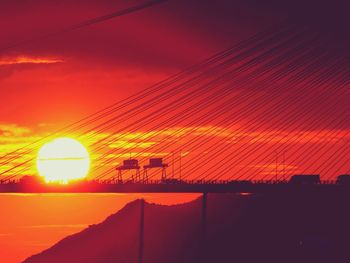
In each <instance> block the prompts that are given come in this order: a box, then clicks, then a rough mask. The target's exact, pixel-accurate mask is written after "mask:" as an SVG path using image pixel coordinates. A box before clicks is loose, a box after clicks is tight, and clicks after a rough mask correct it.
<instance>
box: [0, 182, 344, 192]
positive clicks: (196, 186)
mask: <svg viewBox="0 0 350 263" xmlns="http://www.w3.org/2000/svg"><path fill="white" fill-rule="evenodd" d="M304 191H307V192H315V191H325V192H339V193H350V185H341V184H335V183H320V184H306V185H302V184H291V183H287V182H256V183H254V182H221V183H212V182H202V183H200V182H199V183H198V182H197V183H191V182H181V183H162V182H152V183H137V182H126V183H117V182H82V183H75V184H67V185H60V184H21V183H3V184H0V193H273V192H276V193H278V192H280V193H283V192H285V193H288V192H304Z"/></svg>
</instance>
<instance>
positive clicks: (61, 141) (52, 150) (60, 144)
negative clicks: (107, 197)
mask: <svg viewBox="0 0 350 263" xmlns="http://www.w3.org/2000/svg"><path fill="white" fill-rule="evenodd" d="M36 166H37V169H38V172H39V175H40V176H42V177H44V179H45V181H46V182H55V183H61V184H67V183H68V182H70V181H74V180H78V179H82V178H85V177H86V176H87V175H88V172H89V168H90V156H89V153H88V151H87V150H86V148H85V147H84V146H83V145H82V144H81V143H80V142H78V141H77V140H74V139H71V138H67V137H64V138H56V139H54V140H52V141H50V142H48V143H46V144H44V145H43V146H42V147H41V148H40V150H39V152H38V156H37V159H36Z"/></svg>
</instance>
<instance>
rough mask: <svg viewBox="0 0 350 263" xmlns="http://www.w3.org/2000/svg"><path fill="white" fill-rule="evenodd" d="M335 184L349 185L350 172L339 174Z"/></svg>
mask: <svg viewBox="0 0 350 263" xmlns="http://www.w3.org/2000/svg"><path fill="white" fill-rule="evenodd" d="M336 183H337V184H343V185H350V174H341V175H339V176H338V177H337V181H336Z"/></svg>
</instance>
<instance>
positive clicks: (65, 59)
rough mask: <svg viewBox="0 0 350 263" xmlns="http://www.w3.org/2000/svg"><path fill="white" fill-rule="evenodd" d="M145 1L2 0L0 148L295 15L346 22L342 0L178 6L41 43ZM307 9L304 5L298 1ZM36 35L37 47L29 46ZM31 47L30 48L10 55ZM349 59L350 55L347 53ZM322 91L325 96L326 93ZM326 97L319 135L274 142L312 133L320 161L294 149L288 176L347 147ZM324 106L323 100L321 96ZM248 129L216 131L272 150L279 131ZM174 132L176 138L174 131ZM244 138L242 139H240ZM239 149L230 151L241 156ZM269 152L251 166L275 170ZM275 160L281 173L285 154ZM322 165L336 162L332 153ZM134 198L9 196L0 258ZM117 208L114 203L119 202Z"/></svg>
mask: <svg viewBox="0 0 350 263" xmlns="http://www.w3.org/2000/svg"><path fill="white" fill-rule="evenodd" d="M139 2H140V1H111V0H100V1H93V0H87V1H69V0H62V1H46V0H37V1H28V0H16V1H1V3H0V17H1V19H0V28H1V40H0V89H1V104H0V141H1V146H0V149H1V151H2V152H3V153H5V152H6V151H10V150H13V149H16V148H17V147H20V146H22V145H25V144H27V143H28V142H32V141H34V140H35V139H37V138H39V137H40V136H43V135H45V134H47V133H50V132H52V131H54V130H55V129H57V128H59V127H62V126H64V125H66V124H69V123H72V122H73V121H76V120H79V119H81V118H83V117H84V116H87V115H89V114H91V113H93V112H96V111H97V110H99V109H101V108H104V107H105V106H108V105H110V104H112V103H114V102H116V101H119V100H121V99H123V98H126V97H128V96H130V95H131V94H134V93H136V92H140V91H142V90H143V89H144V88H146V87H148V86H150V85H151V84H154V83H157V82H159V81H161V80H163V79H165V78H166V77H169V76H171V75H173V74H175V73H177V72H179V71H180V70H182V69H184V68H187V67H188V66H190V65H193V64H196V63H198V62H200V61H202V60H204V59H205V58H207V57H210V56H211V55H213V54H215V53H216V52H219V51H221V50H224V49H226V48H228V47H230V46H232V45H234V44H236V43H238V42H240V41H242V40H244V39H245V38H247V37H249V36H251V35H253V34H254V33H256V32H259V31H260V30H263V29H265V28H266V27H269V26H272V25H277V24H279V23H281V21H282V20H285V19H286V18H288V17H289V18H291V19H292V20H293V21H299V22H303V21H307V22H308V23H313V24H316V25H317V26H318V27H317V28H318V29H319V30H321V31H322V32H323V31H324V32H325V34H326V33H327V32H328V31H327V30H328V29H331V31H332V32H333V33H334V32H338V31H339V32H343V30H344V28H346V27H347V25H348V23H345V22H346V21H347V20H346V19H345V20H344V17H345V16H343V12H340V11H339V10H341V8H338V9H337V8H334V6H335V4H334V5H331V6H328V5H326V4H323V5H322V6H321V5H320V4H319V3H318V1H316V2H315V1H307V3H304V2H305V1H293V3H288V1H286V2H285V4H281V3H280V2H283V1H266V2H265V1H264V3H261V2H260V1H253V0H250V1H224V0H221V1H194V0H190V1H186V0H178V1H177V0H173V1H168V2H166V3H164V4H160V5H157V6H154V7H152V8H149V9H146V10H142V11H139V12H136V13H133V14H129V15H127V16H123V17H118V18H115V19H111V20H109V21H106V22H103V23H99V24H95V25H92V26H89V27H86V28H82V29H79V30H75V31H72V32H67V33H64V34H57V35H55V36H52V37H50V38H48V39H40V36H41V35H46V34H47V33H51V32H56V31H59V30H60V29H62V28H65V27H67V26H68V27H69V26H71V25H74V24H77V23H79V22H81V21H85V20H88V19H91V18H95V17H98V16H101V15H105V14H108V13H111V12H114V11H116V10H119V9H122V8H125V7H127V6H129V5H132V4H134V3H139ZM290 2H291V1H290ZM301 2H303V5H300V3H301ZM340 2H342V1H340ZM301 7H302V8H301ZM316 9H317V10H316ZM333 9H334V10H333ZM343 10H348V9H345V8H343ZM326 11H327V12H326ZM344 21H345V22H344ZM30 39H39V40H36V41H29V42H26V40H30ZM22 41H24V42H26V43H24V44H22V45H18V46H16V47H14V48H10V49H5V48H6V47H8V46H9V45H10V46H11V45H13V44H16V43H18V42H22ZM344 55H348V53H346V52H345V53H344ZM320 90H321V91H320V94H322V92H323V90H322V88H321V89H320ZM281 92H283V89H282V90H281ZM327 92H329V96H328V99H327V100H326V101H325V102H323V103H322V104H320V105H319V106H318V107H317V108H314V109H313V111H312V116H313V118H314V119H322V118H324V119H325V121H324V122H323V123H322V124H320V125H319V126H318V127H316V129H314V130H312V131H307V130H298V131H294V132H291V128H290V129H284V130H280V131H279V135H278V136H276V138H275V141H278V142H279V143H283V142H285V141H286V140H288V136H289V137H293V136H294V137H296V136H306V137H307V138H310V141H311V143H312V145H314V149H315V150H316V151H314V152H313V154H312V155H309V153H310V152H305V154H304V155H301V156H299V159H297V160H296V162H291V160H290V159H291V158H290V159H289V160H288V156H290V155H291V153H289V155H288V152H287V153H286V156H287V159H286V160H285V162H286V167H285V168H286V169H287V171H288V172H290V173H293V172H299V171H303V169H302V168H300V167H303V162H305V161H306V162H310V163H313V160H314V159H315V160H318V162H319V163H317V164H316V166H318V165H320V164H323V163H322V161H321V162H320V161H319V157H320V155H321V156H322V152H324V151H327V149H329V148H330V147H332V145H334V144H335V143H338V144H337V147H336V148H334V149H333V150H337V149H339V148H341V147H343V146H344V145H347V143H348V142H347V141H348V139H349V136H348V135H349V134H348V127H349V126H348V124H349V123H346V125H343V126H339V127H337V129H338V130H339V132H338V135H337V136H335V135H334V136H333V137H330V136H329V135H328V133H327V131H328V130H329V126H330V122H327V119H326V118H325V117H324V115H325V109H327V107H326V106H327V105H328V104H331V103H332V102H334V100H333V97H332V96H334V94H333V93H332V91H329V90H327ZM298 96H300V94H299V93H295V94H292V95H291V97H296V98H298ZM317 99H318V97H317V96H316V97H315V100H316V101H317ZM348 101H349V97H348V96H344V97H342V98H341V99H340V101H339V103H338V104H337V105H336V106H335V111H334V112H335V113H334V114H335V116H336V117H337V116H339V118H340V117H341V116H342V109H343V108H344V106H346V105H347V103H348ZM298 106H300V107H299V109H298V110H296V111H295V112H294V113H293V114H294V115H293V116H295V115H297V116H300V118H299V122H301V123H303V122H304V121H305V120H304V118H303V116H304V111H305V108H304V105H298ZM291 116H292V115H290V116H287V118H289V117H291ZM283 118H285V117H280V116H276V120H279V121H283ZM246 121H247V120H246ZM244 123H245V122H243V123H242V124H241V126H239V125H238V126H234V127H218V130H221V131H225V133H223V134H226V135H227V134H229V135H231V136H228V137H227V138H228V140H227V142H225V143H228V144H229V143H230V145H234V146H235V147H239V146H244V145H250V143H251V139H253V141H254V142H257V143H258V144H259V143H260V144H261V147H259V149H258V150H257V151H255V155H259V153H260V151H261V152H263V149H264V147H267V146H266V144H265V143H263V142H262V141H261V138H262V137H263V135H264V134H266V133H269V132H270V133H271V132H274V131H275V130H269V131H268V130H266V131H263V132H262V131H260V130H259V131H256V130H252V129H244ZM266 126H268V124H266ZM210 127H211V126H210V123H209V124H208V125H204V126H203V127H198V129H197V131H196V133H195V134H191V133H190V135H189V137H188V138H187V140H191V139H193V138H198V137H201V136H202V137H203V136H204V135H203V134H204V133H205V131H207V130H208V129H210ZM242 127H243V128H242ZM168 128H169V129H170V131H173V129H174V127H168ZM170 133H171V132H170ZM232 134H234V136H233V135H232ZM316 135H317V136H316ZM205 136H207V137H205V139H206V140H209V139H210V138H211V137H215V138H214V139H213V140H212V141H211V144H215V142H216V141H218V140H220V138H222V137H220V136H218V135H217V134H215V133H212V134H209V135H208V134H206V135H205ZM133 137H135V135H134V134H133V133H131V132H130V133H129V132H128V131H126V132H125V138H126V139H125V138H124V139H125V140H128V143H129V145H130V143H135V141H133V140H132V138H133ZM169 137H170V139H172V140H176V139H177V137H176V136H173V137H174V138H172V137H171V136H169V130H167V129H164V130H162V131H160V135H159V136H153V137H152V136H150V137H149V142H150V143H157V142H159V141H164V140H169ZM130 138H131V139H130ZM311 138H312V139H311ZM344 138H345V139H344ZM236 139H237V140H238V139H240V141H239V142H237V143H236V142H234V143H232V140H236ZM248 139H249V140H248ZM210 140H211V139H210ZM136 143H137V142H136ZM182 143H183V142H182ZM231 143H232V144H231ZM308 143H310V142H308ZM325 143H326V144H327V145H325ZM299 145H300V143H296V144H293V147H294V148H293V149H295V148H297V147H299ZM324 146H325V147H324ZM233 150H234V148H232V149H231V148H230V152H233V153H232V154H234V151H233ZM184 151H185V150H184ZM170 152H171V150H169V151H168V153H167V154H168V155H167V156H166V158H168V159H167V160H171V155H169V153H170ZM199 153H200V154H207V151H206V150H205V147H203V148H199V149H197V152H196V151H194V152H189V153H186V151H185V152H184V153H183V155H184V156H183V157H184V161H186V158H189V159H190V158H191V156H196V154H199ZM270 155H271V156H269V158H270V159H271V157H272V162H270V163H269V162H266V161H264V162H263V161H261V162H257V163H255V164H254V165H253V167H248V168H249V169H251V168H254V169H259V168H261V167H263V168H264V171H263V173H266V174H271V173H273V172H274V171H275V160H274V150H273V149H272V151H271V153H270ZM32 157H33V158H35V156H32ZM253 158H254V155H250V156H248V157H247V159H246V160H245V161H246V162H247V163H249V162H250V161H251V159H253ZM278 158H279V161H278V163H279V166H280V165H281V162H282V161H281V158H282V156H279V157H278ZM323 161H325V163H326V164H328V163H327V162H326V160H325V158H323ZM316 166H315V167H316ZM244 167H245V163H244V162H243V163H239V164H238V165H237V166H235V168H236V169H238V171H242V169H243V168H244ZM338 167H339V164H338V166H337V165H334V167H333V166H332V169H334V170H336V171H337V172H347V169H348V168H347V169H345V168H344V169H343V170H339V171H338V170H337V169H338ZM245 168H247V167H245ZM311 170H312V169H311ZM312 171H313V170H312ZM118 198H119V199H118ZM133 198H135V196H133V195H132V196H126V197H125V196H123V197H116V196H109V195H107V196H102V197H101V196H99V197H97V196H84V197H82V198H81V199H80V197H79V198H77V197H75V196H74V197H67V196H60V197H52V196H51V197H50V196H49V197H48V196H41V195H39V196H16V195H12V196H6V195H5V196H1V197H0V203H1V206H2V207H3V209H4V210H3V211H4V213H3V214H6V215H7V216H6V217H2V219H0V225H1V226H2V228H1V229H0V259H1V261H4V262H8V263H15V262H19V261H20V260H21V259H24V258H25V257H27V256H29V255H31V254H33V253H36V252H39V251H41V250H42V249H44V248H46V247H49V246H50V245H52V244H53V243H54V242H56V241H58V240H59V239H60V238H63V237H64V236H66V235H68V234H70V233H74V232H76V231H78V230H79V229H82V228H83V227H84V226H85V225H87V224H92V223H98V222H99V221H102V220H103V219H104V218H105V217H106V216H108V215H109V214H110V213H112V212H115V211H116V210H117V209H119V208H120V207H121V206H122V204H124V203H125V202H126V201H128V200H132V199H133ZM152 198H159V197H157V196H156V197H154V196H152ZM191 198H193V196H184V197H182V196H181V197H179V196H175V197H172V198H170V197H169V196H166V197H164V198H161V201H162V202H166V201H168V202H176V201H184V200H189V199H191ZM53 199H54V200H53ZM116 200H117V201H118V202H116ZM158 201H159V200H158ZM114 202H115V205H112V204H113V203H114ZM91 207H92V209H91V210H89V211H87V210H88V209H89V208H91ZM97 207H98V208H97ZM74 209H77V210H80V211H84V212H82V213H77V214H73V213H71V212H72V211H73V210H74ZM34 237H35V238H34ZM1 257H2V258H1ZM4 257H5V258H4Z"/></svg>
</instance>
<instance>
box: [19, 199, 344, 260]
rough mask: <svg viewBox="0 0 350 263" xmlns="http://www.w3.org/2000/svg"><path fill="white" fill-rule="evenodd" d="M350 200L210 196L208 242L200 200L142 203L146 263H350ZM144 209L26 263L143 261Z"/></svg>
mask: <svg viewBox="0 0 350 263" xmlns="http://www.w3.org/2000/svg"><path fill="white" fill-rule="evenodd" d="M349 196H350V195H347V194H344V193H339V194H336V193H334V194H333V195H325V194H318V193H314V192H313V193H312V194H305V193H303V194H302V193H300V194H298V193H293V194H284V195H283V194H279V195H276V194H271V195H235V194H208V195H207V217H206V220H205V222H206V234H205V236H203V232H202V230H203V220H202V219H203V218H202V212H203V210H202V204H203V202H202V198H199V199H197V200H194V201H192V202H189V203H186V204H180V205H173V206H164V205H157V204H150V203H145V204H144V256H143V262H146V263H158V262H159V263H164V262H169V263H175V262H176V263H178V262H182V263H184V262H192V263H193V262H308V263H310V262H350V253H349V245H350V238H349V237H350V227H349V223H350V212H349V203H348V201H349ZM141 203H142V201H141V200H136V201H134V202H131V203H129V204H128V205H126V206H125V207H124V208H123V209H122V210H120V211H119V212H118V213H116V214H113V215H111V216H109V217H108V218H107V219H106V220H105V221H103V222H102V223H100V224H96V225H92V226H90V227H88V228H87V229H85V230H83V231H81V232H80V233H77V234H74V235H71V236H68V237H66V238H65V239H63V240H61V241H60V242H58V243H57V244H55V245H54V246H52V247H51V248H49V249H47V250H45V251H43V252H42V253H40V254H37V255H34V256H31V257H30V258H28V259H26V260H25V261H24V262H25V263H44V262H45V263H47V262H51V263H55V262H60V263H61V262H66V263H68V262H75V263H80V262H81V263H83V262H84V263H93V262H106V263H107V262H108V263H109V262H127V263H133V262H138V253H139V230H140V211H141V209H140V207H141ZM34 238H35V237H34ZM203 240H205V242H203Z"/></svg>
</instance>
